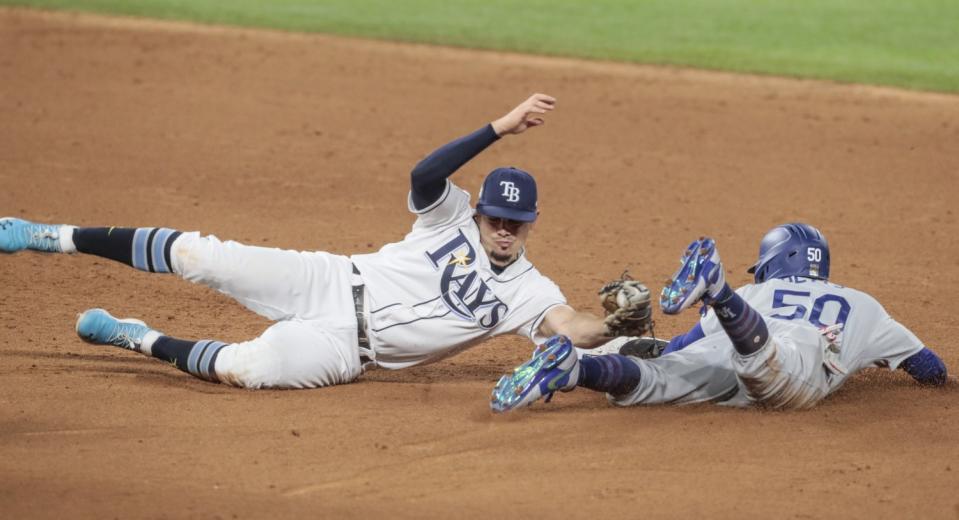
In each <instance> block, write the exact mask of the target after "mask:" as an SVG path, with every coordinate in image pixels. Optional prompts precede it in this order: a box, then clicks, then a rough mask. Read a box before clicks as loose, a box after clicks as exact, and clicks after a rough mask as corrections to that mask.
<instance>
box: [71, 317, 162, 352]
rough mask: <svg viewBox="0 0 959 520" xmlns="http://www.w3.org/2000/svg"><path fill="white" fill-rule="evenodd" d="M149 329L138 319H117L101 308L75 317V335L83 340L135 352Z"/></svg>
mask: <svg viewBox="0 0 959 520" xmlns="http://www.w3.org/2000/svg"><path fill="white" fill-rule="evenodd" d="M151 330H153V329H151V328H150V327H148V326H147V324H146V323H144V322H142V321H140V320H135V319H129V318H128V319H122V320H121V319H117V318H114V317H113V316H112V315H110V313H109V312H107V311H105V310H103V309H90V310H87V311H84V312H83V313H82V314H80V316H78V317H77V335H78V336H80V338H82V339H83V340H84V341H87V342H89V343H95V344H98V345H115V346H117V347H122V348H125V349H129V350H133V351H136V352H140V345H141V344H142V343H143V337H144V336H146V334H147V332H150V331H151Z"/></svg>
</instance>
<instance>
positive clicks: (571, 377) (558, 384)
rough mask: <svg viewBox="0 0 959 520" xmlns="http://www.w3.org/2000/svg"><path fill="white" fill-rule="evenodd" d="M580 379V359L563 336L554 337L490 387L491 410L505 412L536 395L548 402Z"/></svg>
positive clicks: (533, 399)
mask: <svg viewBox="0 0 959 520" xmlns="http://www.w3.org/2000/svg"><path fill="white" fill-rule="evenodd" d="M578 381H579V360H578V359H577V357H576V352H575V348H574V347H573V343H572V342H571V341H570V340H569V338H567V337H566V336H553V337H552V338H549V339H548V340H547V341H546V343H545V344H544V345H542V346H541V347H539V348H537V349H536V350H535V351H534V354H533V358H532V359H530V360H529V361H527V362H526V363H523V364H522V365H520V366H518V367H516V369H514V370H513V372H512V373H511V374H508V375H505V376H503V377H501V378H500V380H499V382H497V383H496V386H495V387H494V388H493V395H492V396H491V398H490V409H492V410H493V411H494V412H508V411H510V410H514V409H516V408H521V407H525V406H529V405H531V404H533V403H534V402H536V401H537V400H538V399H539V398H541V397H545V398H546V399H545V402H547V403H548V402H549V400H550V399H552V397H553V393H554V392H556V391H557V390H559V391H561V392H568V391H570V390H572V389H574V388H576V383H577V382H578Z"/></svg>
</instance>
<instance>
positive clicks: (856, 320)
mask: <svg viewBox="0 0 959 520" xmlns="http://www.w3.org/2000/svg"><path fill="white" fill-rule="evenodd" d="M736 292H737V293H738V294H739V295H740V296H742V298H743V299H744V300H746V302H748V303H749V305H750V306H752V307H753V308H754V309H756V311H757V312H759V313H760V314H762V315H763V317H764V318H766V322H767V323H769V324H770V332H774V331H773V328H776V329H777V330H778V329H782V328H784V327H783V326H786V327H787V328H788V327H789V326H797V327H812V328H815V329H816V330H819V329H822V328H823V327H827V326H830V325H835V324H839V325H842V329H841V332H840V333H839V340H838V345H839V356H838V361H839V363H840V365H841V366H842V367H843V368H844V369H845V371H846V373H845V374H834V376H833V377H831V378H830V380H829V386H830V391H832V390H835V389H836V388H838V387H839V386H841V385H842V383H843V382H844V381H845V380H846V378H847V377H848V376H849V375H852V374H854V373H856V372H858V371H860V370H862V369H864V368H868V367H884V368H889V369H891V370H894V369H896V368H898V367H899V364H900V363H902V361H903V360H904V359H906V358H908V357H909V356H912V355H913V354H915V353H917V352H919V351H920V350H922V348H923V344H922V342H921V341H920V340H919V338H917V337H916V336H915V334H913V333H912V332H910V331H909V329H907V328H906V327H904V326H902V325H901V324H899V322H897V321H896V320H894V319H892V317H890V316H889V314H888V313H887V312H886V310H885V309H884V308H883V307H882V305H880V304H879V302H878V301H876V299H875V298H873V297H872V296H870V295H868V294H866V293H864V292H862V291H857V290H855V289H851V288H849V287H843V286H841V285H836V284H834V283H831V282H826V281H823V280H815V279H811V278H804V277H798V276H793V277H788V278H780V279H774V280H769V281H766V282H763V283H761V284H750V285H745V286H743V287H740V288H739V289H737V290H736ZM702 327H703V332H704V333H705V334H706V335H707V336H708V335H710V334H712V333H717V332H721V331H722V326H721V325H720V323H719V320H718V319H717V318H716V314H715V312H713V311H710V312H709V313H708V314H707V315H706V317H704V318H703V320H702Z"/></svg>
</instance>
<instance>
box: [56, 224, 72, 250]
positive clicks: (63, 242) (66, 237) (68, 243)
mask: <svg viewBox="0 0 959 520" xmlns="http://www.w3.org/2000/svg"><path fill="white" fill-rule="evenodd" d="M76 228H77V227H76V226H60V229H59V230H57V235H58V236H59V240H60V251H62V252H64V253H76V252H77V245H76V244H74V243H73V230H74V229H76Z"/></svg>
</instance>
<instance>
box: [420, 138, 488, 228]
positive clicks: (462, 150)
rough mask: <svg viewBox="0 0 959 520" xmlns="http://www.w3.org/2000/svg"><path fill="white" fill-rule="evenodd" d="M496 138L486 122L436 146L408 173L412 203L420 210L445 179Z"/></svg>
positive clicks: (437, 193)
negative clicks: (457, 137) (482, 125)
mask: <svg viewBox="0 0 959 520" xmlns="http://www.w3.org/2000/svg"><path fill="white" fill-rule="evenodd" d="M497 139H499V136H498V135H496V131H495V130H493V126H492V125H489V124H488V125H486V126H484V127H483V128H480V129H479V130H477V131H475V132H473V133H471V134H469V135H466V136H463V137H460V138H459V139H456V140H454V141H451V142H449V143H447V144H445V145H443V146H441V147H439V148H437V149H436V150H435V151H434V152H433V153H431V154H430V155H428V156H427V157H426V158H425V159H423V160H422V161H420V163H419V164H417V165H416V167H414V168H413V171H412V172H410V190H411V193H412V194H413V205H414V206H415V207H416V208H417V209H420V208H425V207H427V206H429V205H430V204H432V203H433V202H436V200H437V199H438V198H440V196H441V195H442V194H443V190H444V189H445V188H446V179H447V178H449V176H450V175H453V173H454V172H456V170H458V169H460V167H462V166H463V165H464V164H466V163H467V162H469V161H470V159H472V158H473V157H476V156H477V155H479V153H480V152H482V151H483V150H485V149H486V148H488V147H489V145H491V144H493V143H494V142H496V140H497Z"/></svg>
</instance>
